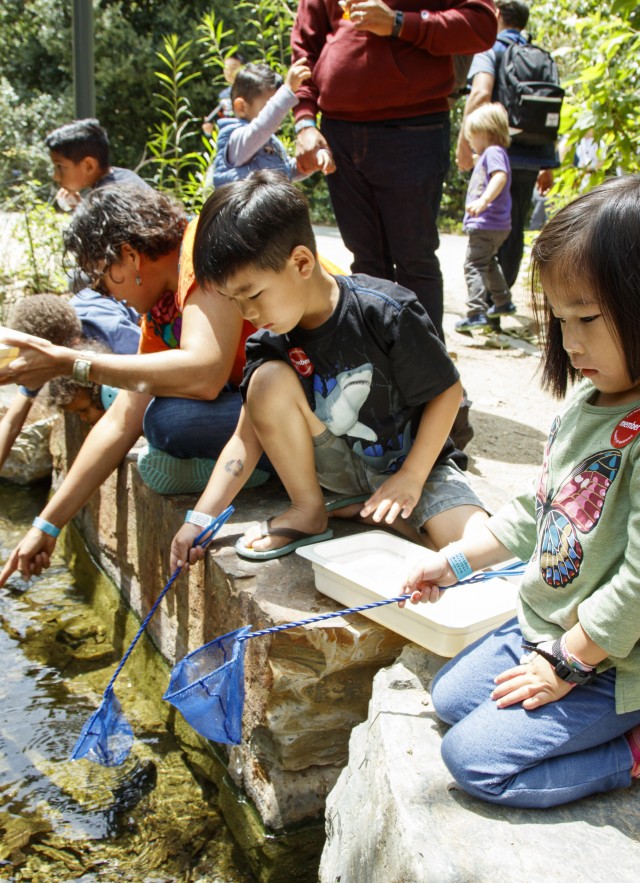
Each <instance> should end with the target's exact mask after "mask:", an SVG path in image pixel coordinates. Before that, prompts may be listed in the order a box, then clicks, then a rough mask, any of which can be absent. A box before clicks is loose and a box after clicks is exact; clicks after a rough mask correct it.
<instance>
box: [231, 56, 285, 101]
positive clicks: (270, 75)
mask: <svg viewBox="0 0 640 883" xmlns="http://www.w3.org/2000/svg"><path fill="white" fill-rule="evenodd" d="M282 82H283V80H282V77H281V76H280V74H278V73H276V72H275V71H274V70H272V69H271V68H270V67H269V65H268V64H245V65H244V67H241V68H240V70H239V71H238V73H237V74H236V78H235V80H234V81H233V86H232V87H231V100H232V101H234V100H235V99H236V98H244V100H245V101H253V99H254V98H259V96H260V95H264V93H265V92H272V91H275V90H276V89H279V88H280V86H282Z"/></svg>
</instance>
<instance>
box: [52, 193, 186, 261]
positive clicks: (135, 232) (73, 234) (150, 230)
mask: <svg viewBox="0 0 640 883" xmlns="http://www.w3.org/2000/svg"><path fill="white" fill-rule="evenodd" d="M186 226H187V216H186V214H185V210H184V208H183V207H182V206H181V205H179V204H178V203H177V202H174V200H173V199H171V198H170V197H169V196H167V195H166V194H165V193H159V192H158V191H157V190H151V189H150V188H148V189H147V188H145V189H142V188H136V187H122V186H120V187H100V188H99V189H98V190H94V191H92V192H91V193H90V194H89V195H88V196H87V198H86V199H84V200H83V201H82V203H81V204H80V205H79V206H78V208H77V209H76V210H75V212H74V213H73V217H72V219H71V223H70V225H69V226H68V227H67V229H66V230H65V231H64V234H63V239H64V247H65V251H66V255H67V256H70V257H71V258H72V259H73V260H74V261H75V263H76V264H77V266H78V267H80V269H81V270H84V272H85V273H87V274H88V275H89V276H90V277H92V278H96V277H98V276H100V277H101V276H102V275H103V274H104V273H106V272H107V271H108V269H109V267H111V266H112V265H113V264H117V263H119V262H120V260H121V249H122V246H123V245H125V244H126V245H129V246H131V248H133V249H135V250H136V251H139V252H140V253H141V254H144V255H146V257H148V258H150V259H151V260H153V261H155V260H157V259H158V258H159V257H160V256H161V255H165V254H169V252H170V251H173V250H174V249H175V248H177V247H178V246H179V245H180V242H181V241H182V235H183V233H184V230H185V227H186Z"/></svg>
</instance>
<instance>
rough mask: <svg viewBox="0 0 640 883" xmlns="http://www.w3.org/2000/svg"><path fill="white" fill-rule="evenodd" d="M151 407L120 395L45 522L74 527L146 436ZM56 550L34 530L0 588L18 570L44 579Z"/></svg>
mask: <svg viewBox="0 0 640 883" xmlns="http://www.w3.org/2000/svg"><path fill="white" fill-rule="evenodd" d="M149 401H150V397H149V396H143V395H137V394H135V393H128V392H121V393H119V394H118V396H117V398H116V400H115V402H114V403H113V405H112V406H111V407H110V408H109V410H108V411H107V412H106V414H105V415H104V416H103V417H102V418H101V419H100V420H99V421H98V423H96V425H95V426H94V427H93V429H92V430H91V432H90V433H89V435H88V436H87V438H86V439H85V442H84V444H83V445H82V447H81V449H80V451H79V453H78V456H77V457H76V459H75V460H74V462H73V465H72V466H71V468H70V469H69V472H68V473H67V476H66V478H65V480H64V481H63V482H62V484H61V485H60V487H59V488H58V490H57V491H56V493H55V494H54V495H53V496H52V497H51V499H50V500H49V502H48V503H47V505H46V506H45V508H44V509H43V510H42V512H41V513H40V517H41V518H43V519H44V520H45V521H48V522H49V523H50V524H52V525H54V526H55V527H58V528H62V527H64V526H65V525H66V524H68V522H69V521H70V520H71V519H72V518H73V516H74V515H75V514H76V513H77V512H78V511H79V510H80V509H81V508H82V506H84V504H85V503H86V502H87V500H88V499H89V497H91V495H92V494H93V492H94V491H95V490H97V489H98V488H99V487H100V485H101V484H102V483H103V482H104V481H105V480H106V479H107V477H108V476H109V475H110V474H111V472H112V471H113V470H114V469H115V468H116V466H118V465H119V464H120V463H121V462H122V460H123V459H124V456H125V454H126V453H127V451H128V450H129V449H130V448H131V446H132V445H133V443H134V442H135V441H136V440H137V439H138V437H139V436H140V433H141V432H142V419H143V417H144V412H145V409H146V407H147V405H148V404H149ZM55 545H56V540H55V538H53V537H51V536H49V534H47V533H44V532H43V531H41V530H40V529H39V528H35V527H32V528H31V530H29V531H28V533H27V534H26V535H25V536H24V537H23V539H22V540H21V541H20V542H19V543H18V545H17V546H16V548H15V549H14V550H13V552H12V553H11V555H10V556H9V560H8V561H7V563H6V564H5V566H4V568H3V570H2V572H1V573H0V586H3V585H4V584H5V582H6V581H7V579H8V578H9V576H10V575H11V574H12V573H13V572H14V571H16V570H19V571H20V573H21V575H22V578H23V579H25V580H28V579H30V577H31V576H33V575H37V574H39V573H40V572H41V571H42V569H43V568H47V567H48V566H49V560H50V556H51V553H52V552H53V550H54V548H55Z"/></svg>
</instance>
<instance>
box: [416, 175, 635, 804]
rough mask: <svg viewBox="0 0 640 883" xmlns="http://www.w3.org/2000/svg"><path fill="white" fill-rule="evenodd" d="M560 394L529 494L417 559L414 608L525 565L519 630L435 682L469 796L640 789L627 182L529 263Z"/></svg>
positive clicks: (557, 223) (559, 222)
mask: <svg viewBox="0 0 640 883" xmlns="http://www.w3.org/2000/svg"><path fill="white" fill-rule="evenodd" d="M532 261H533V293H534V306H535V308H536V312H537V316H538V318H539V319H540V320H541V323H542V325H543V326H544V327H545V329H546V333H545V344H544V358H543V384H544V385H545V386H546V387H548V388H550V389H551V390H552V391H553V392H554V393H555V394H556V395H558V396H559V397H562V396H564V394H565V393H566V391H567V386H568V385H569V383H570V382H573V381H576V380H579V379H580V378H583V381H582V382H581V383H580V384H579V385H578V386H577V388H576V390H575V392H574V394H573V395H572V396H571V397H570V399H569V401H568V403H567V405H566V406H565V408H564V410H563V411H562V412H561V413H560V414H559V415H558V417H556V419H555V420H554V423H553V425H552V427H551V432H550V434H549V439H548V442H547V447H546V452H545V457H544V463H543V468H542V473H541V476H540V480H539V483H538V487H537V490H536V492H535V493H527V494H523V495H522V496H520V497H519V498H517V499H516V500H514V501H513V502H512V503H510V504H509V505H508V506H506V507H504V508H503V509H502V510H500V511H499V512H498V513H497V514H496V515H494V516H493V517H492V518H491V519H490V520H489V521H488V522H486V523H485V525H481V526H480V527H479V529H478V530H477V531H476V532H475V533H474V535H473V536H470V537H467V536H465V538H464V539H463V540H460V541H458V542H456V543H454V544H452V545H450V546H448V547H446V548H444V549H443V550H442V551H440V552H436V553H430V552H425V558H424V561H423V563H422V564H421V565H420V566H419V567H417V568H415V569H414V570H413V572H412V573H411V574H410V575H409V576H408V578H407V580H406V584H405V590H406V591H408V592H411V593H412V601H413V602H417V601H419V600H423V601H424V600H435V599H436V598H437V596H438V586H448V585H452V584H453V583H455V582H456V581H457V580H459V579H461V578H462V577H463V576H466V575H467V574H469V573H471V572H473V571H474V570H478V569H481V568H485V567H489V566H490V565H493V564H497V563H498V562H500V561H504V560H506V559H509V558H512V557H513V556H517V557H520V558H522V559H523V560H529V566H528V567H527V570H526V572H525V574H524V576H523V579H522V584H521V587H520V595H519V604H518V616H517V619H514V620H512V621H511V622H509V623H507V624H506V625H504V626H503V627H502V628H500V629H498V630H497V631H496V632H495V633H493V634H492V635H489V636H487V637H485V638H482V639H480V641H478V642H476V643H475V644H474V645H472V646H471V647H469V648H467V649H466V650H465V651H464V652H463V653H461V654H460V655H459V656H457V657H456V658H455V659H453V660H451V662H449V663H448V664H447V665H445V666H444V668H443V669H441V671H440V672H439V673H438V675H437V676H436V678H435V679H434V682H433V688H432V699H433V705H434V708H435V710H436V713H437V714H438V715H439V717H440V718H441V719H442V720H444V721H445V722H446V723H449V724H451V725H452V726H451V728H450V729H449V730H448V732H447V733H446V735H445V736H444V739H443V743H442V754H443V758H444V761H445V763H446V765H447V767H448V768H449V770H450V772H451V773H452V775H453V776H454V778H455V779H456V780H457V782H458V783H459V785H460V786H461V787H462V788H463V789H464V790H465V791H467V792H468V793H469V794H472V795H475V796H477V797H480V798H482V799H484V800H488V801H491V802H493V803H502V804H505V805H509V806H517V807H547V806H554V805H557V804H561V803H567V802H569V801H571V800H576V799H578V798H580V797H585V796H587V795H589V794H593V793H596V792H599V791H608V790H611V789H613V788H620V787H626V786H628V785H629V784H630V783H631V781H632V779H634V778H640V442H639V441H638V439H639V438H640V176H634V177H627V178H616V179H613V180H610V181H607V182H606V183H605V184H603V185H602V186H600V187H598V188H596V189H594V190H593V191H591V192H590V193H587V194H585V195H584V196H581V197H580V198H578V199H577V200H575V201H574V202H573V203H571V204H570V205H568V206H566V207H565V208H564V209H563V210H562V211H560V212H559V213H558V214H557V215H556V216H555V217H554V218H553V219H552V220H551V221H550V222H549V223H548V224H547V225H546V227H545V228H544V229H543V231H542V233H541V234H540V236H539V237H538V239H537V241H536V243H535V245H534V248H533V254H532Z"/></svg>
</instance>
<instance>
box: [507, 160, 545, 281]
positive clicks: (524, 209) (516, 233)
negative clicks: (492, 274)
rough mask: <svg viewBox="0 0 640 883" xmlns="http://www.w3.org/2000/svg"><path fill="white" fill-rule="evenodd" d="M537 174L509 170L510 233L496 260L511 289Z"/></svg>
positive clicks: (535, 170) (518, 261)
mask: <svg viewBox="0 0 640 883" xmlns="http://www.w3.org/2000/svg"><path fill="white" fill-rule="evenodd" d="M538 174H539V170H538V169H512V170H511V233H510V234H509V235H508V237H507V238H506V239H505V241H504V242H503V244H502V245H501V246H500V250H499V251H498V260H499V261H500V266H501V267H502V272H503V273H504V278H505V279H506V281H507V285H508V286H509V288H513V286H514V284H515V281H516V279H517V278H518V270H519V269H520V262H521V261H522V253H523V251H524V231H525V227H526V224H527V219H528V217H529V212H530V211H531V197H532V195H533V188H534V187H535V186H536V181H537V180H538Z"/></svg>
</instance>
